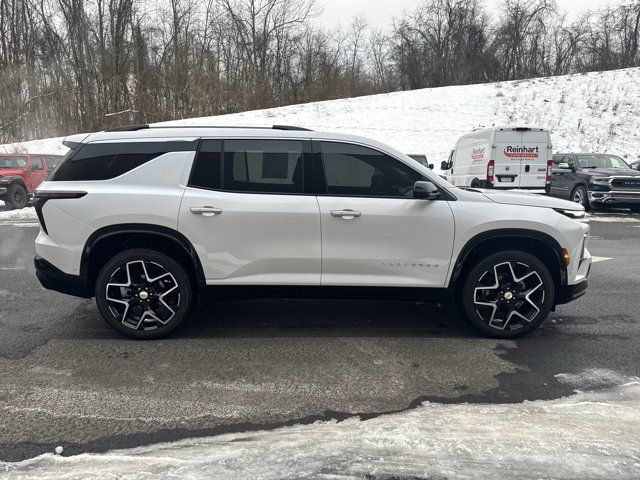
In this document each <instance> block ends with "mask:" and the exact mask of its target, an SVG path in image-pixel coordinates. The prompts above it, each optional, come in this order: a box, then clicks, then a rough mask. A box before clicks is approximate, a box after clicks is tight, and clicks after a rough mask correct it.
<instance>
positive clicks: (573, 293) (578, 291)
mask: <svg viewBox="0 0 640 480" xmlns="http://www.w3.org/2000/svg"><path fill="white" fill-rule="evenodd" d="M587 287H588V283H587V281H586V280H584V281H582V282H580V283H577V284H575V285H565V286H563V287H560V292H559V294H558V298H557V299H556V305H563V304H565V303H569V302H573V301H574V300H577V299H578V298H580V297H581V296H583V295H584V294H585V293H587Z"/></svg>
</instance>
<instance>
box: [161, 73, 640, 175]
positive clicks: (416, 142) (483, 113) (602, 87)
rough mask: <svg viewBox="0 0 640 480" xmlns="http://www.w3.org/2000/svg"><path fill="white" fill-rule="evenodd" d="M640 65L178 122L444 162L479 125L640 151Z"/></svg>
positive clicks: (568, 146) (585, 146)
mask: <svg viewBox="0 0 640 480" xmlns="http://www.w3.org/2000/svg"><path fill="white" fill-rule="evenodd" d="M638 85H640V68H634V69H627V70H615V71H611V72H596V73H590V74H586V75H568V76H563V77H550V78H539V79H533V80H526V81H515V82H500V83H492V84H483V85H469V86H461V87H443V88H432V89H423V90H413V91H408V92H396V93H390V94H384V95H372V96H368V97H358V98H349V99H343V100H332V101H327V102H316V103H308V104H303V105H292V106H288V107H281V108H273V109H268V110H258V111H252V112H244V113H238V114H232V115H224V116H218V117H207V118H195V119H188V120H180V121H177V122H169V124H172V123H176V124H181V125H188V124H193V125H208V124H213V125H272V124H288V125H300V126H304V127H309V128H312V129H314V130H329V131H345V132H349V133H356V134H360V135H364V136H369V137H373V138H375V139H377V140H381V141H383V142H386V143H389V144H391V145H392V146H394V147H396V148H398V149H400V150H402V151H404V152H406V153H426V154H427V157H428V158H429V159H430V160H431V161H434V162H436V163H437V164H439V162H440V161H441V160H446V158H447V157H448V155H449V151H450V150H451V148H452V147H453V145H454V143H455V141H456V139H457V138H458V137H459V136H460V135H462V134H463V133H466V132H468V131H470V130H472V129H474V128H476V127H481V126H491V125H502V124H524V125H536V126H541V127H547V128H550V129H551V131H552V140H553V143H554V151H566V150H574V151H601V152H605V151H606V152H611V153H617V154H619V155H622V156H626V157H627V158H634V159H635V158H637V157H638V156H640V88H639V87H638Z"/></svg>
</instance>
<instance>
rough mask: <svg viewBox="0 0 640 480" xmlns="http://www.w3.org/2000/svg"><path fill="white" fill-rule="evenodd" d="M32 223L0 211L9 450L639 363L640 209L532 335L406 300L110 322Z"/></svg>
mask: <svg viewBox="0 0 640 480" xmlns="http://www.w3.org/2000/svg"><path fill="white" fill-rule="evenodd" d="M37 231H38V229H37V227H36V226H35V225H34V224H33V222H21V221H19V220H14V221H11V220H8V221H5V222H3V223H2V224H0V239H1V240H2V246H3V248H2V249H1V250H0V285H1V287H0V325H1V326H2V335H0V460H11V461H15V460H21V459H25V458H29V457H32V456H34V455H37V454H39V453H42V452H51V451H52V450H53V449H54V448H55V446H57V445H64V447H65V454H73V453H79V452H84V451H105V450H109V449H112V448H122V447H127V446H135V445H142V444H148V443H155V442H159V441H165V440H174V439H179V438H186V437H197V436H209V435H212V434H216V433H221V432H230V431H245V430H254V429H269V428H273V427H276V426H280V425H289V424H295V423H310V422H313V421H314V420H317V419H330V418H335V419H343V418H345V417H349V416H352V415H354V414H360V415H361V416H362V417H363V418H369V417H373V416H377V415H379V414H381V413H387V412H393V411H401V410H405V409H409V408H412V407H413V406H416V405H418V404H420V403H421V402H422V401H424V400H433V401H438V402H443V403H458V402H483V403H505V402H522V401H523V400H533V399H551V398H557V397H561V396H563V395H567V394H569V393H571V391H572V387H571V386H569V385H567V384H563V383H560V382H559V381H558V380H557V378H556V377H555V376H556V375H557V374H560V373H576V374H578V373H581V372H583V371H586V370H589V369H606V370H611V371H614V372H617V373H619V374H621V375H631V376H634V375H636V376H637V375H640V367H639V365H640V348H639V346H640V313H639V312H638V308H637V306H638V304H639V301H638V292H639V291H640V242H638V238H639V237H640V216H639V215H635V216H634V215H629V214H625V215H619V214H612V213H604V214H597V215H596V216H595V217H594V218H593V221H592V231H591V234H592V238H591V241H590V250H591V253H592V254H593V255H594V256H595V257H597V258H596V259H595V260H596V263H594V265H593V268H592V272H591V278H590V290H589V292H588V294H587V295H586V296H585V297H583V298H582V299H581V300H579V301H577V302H574V303H572V304H568V305H565V306H561V307H559V308H558V310H557V311H556V312H555V313H553V314H552V315H551V317H550V319H549V320H548V321H547V323H546V324H545V325H544V326H543V327H542V328H541V329H539V330H537V331H535V332H534V333H533V334H532V335H530V336H528V337H526V338H523V339H520V340H517V341H503V340H491V339H486V338H482V337H479V336H478V334H477V333H476V332H475V331H474V330H472V329H471V328H470V327H469V326H468V325H467V324H466V323H465V322H464V321H463V320H462V318H460V317H459V316H458V315H457V314H456V313H455V310H453V309H447V308H443V307H438V306H437V305H428V304H419V303H415V302H401V301H361V300H357V301H356V300H354V301H348V300H340V301H330V300H251V301H220V302H215V303H207V304H205V305H200V306H199V307H198V309H197V310H196V312H195V315H194V316H193V318H192V320H191V321H190V322H189V324H188V325H186V326H185V328H183V329H181V330H180V331H179V332H178V333H177V334H175V335H173V336H172V337H170V338H168V339H163V340H160V341H152V342H136V341H132V340H128V339H126V338H123V337H122V336H120V335H119V334H117V333H116V332H114V331H113V330H111V329H110V328H109V327H108V326H107V325H106V324H105V323H104V322H103V321H102V320H101V319H100V318H99V315H98V313H97V311H96V308H95V306H94V304H93V303H92V301H88V300H80V299H76V298H72V297H67V296H63V295H60V294H56V293H54V292H50V291H47V290H44V289H43V288H41V287H40V285H39V283H38V281H37V280H36V278H35V276H34V272H33V267H32V263H31V262H32V258H33V255H34V248H33V240H34V239H35V237H36V235H37Z"/></svg>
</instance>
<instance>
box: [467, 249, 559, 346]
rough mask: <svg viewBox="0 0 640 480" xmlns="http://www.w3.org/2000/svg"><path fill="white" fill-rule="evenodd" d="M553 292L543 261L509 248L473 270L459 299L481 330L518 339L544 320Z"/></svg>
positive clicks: (553, 288) (550, 306)
mask: <svg viewBox="0 0 640 480" xmlns="http://www.w3.org/2000/svg"><path fill="white" fill-rule="evenodd" d="M554 294H555V285H554V281H553V277H552V276H551V273H550V272H549V269H548V268H547V266H546V265H545V264H544V263H543V262H541V261H540V260H538V258H536V257H535V256H533V255H531V254H529V253H526V252H520V251H506V252H500V253H494V254H491V255H489V256H488V257H487V258H485V259H484V260H481V261H480V262H479V263H478V264H477V265H475V266H474V267H473V268H472V269H471V271H470V272H469V274H468V275H467V277H466V279H465V281H464V285H463V288H462V291H461V297H462V298H461V299H460V301H461V302H462V307H463V310H464V313H465V316H466V317H467V319H468V320H469V322H471V324H472V325H473V326H474V327H475V328H476V329H478V330H479V331H480V332H482V333H484V334H485V335H487V336H490V337H494V338H516V337H519V336H521V335H524V334H526V333H529V332H531V331H532V330H534V329H536V328H537V327H539V326H540V325H541V324H542V322H544V320H545V319H546V318H547V316H548V315H549V312H550V311H551V308H552V307H553V302H554Z"/></svg>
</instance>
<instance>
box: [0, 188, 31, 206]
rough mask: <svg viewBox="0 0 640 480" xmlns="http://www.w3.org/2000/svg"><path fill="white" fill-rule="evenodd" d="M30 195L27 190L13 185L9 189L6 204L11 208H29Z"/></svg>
mask: <svg viewBox="0 0 640 480" xmlns="http://www.w3.org/2000/svg"><path fill="white" fill-rule="evenodd" d="M28 200H29V195H28V193H27V189H26V188H24V187H23V186H22V185H20V184H18V183H12V184H11V185H9V186H8V187H7V195H6V197H5V202H6V204H7V205H8V206H9V208H16V209H19V208H24V207H26V206H27V201H28Z"/></svg>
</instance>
